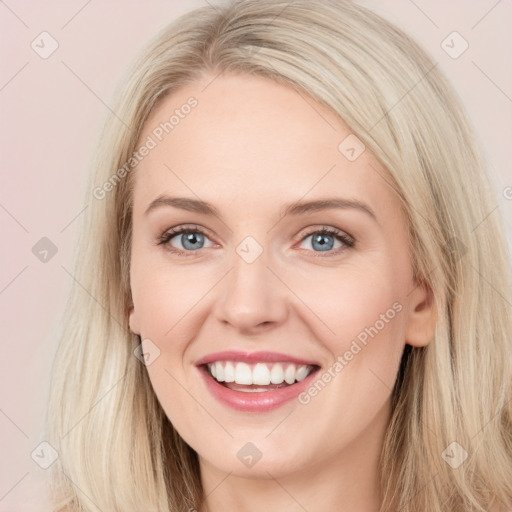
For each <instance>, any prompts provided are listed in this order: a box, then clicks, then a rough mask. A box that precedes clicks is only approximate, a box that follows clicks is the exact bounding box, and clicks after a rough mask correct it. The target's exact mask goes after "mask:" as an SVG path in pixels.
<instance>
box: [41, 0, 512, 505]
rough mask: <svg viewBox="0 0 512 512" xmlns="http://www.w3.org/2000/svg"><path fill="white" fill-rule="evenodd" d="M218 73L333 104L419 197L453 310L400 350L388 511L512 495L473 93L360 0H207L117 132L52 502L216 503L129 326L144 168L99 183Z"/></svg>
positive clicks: (61, 410) (99, 167)
mask: <svg viewBox="0 0 512 512" xmlns="http://www.w3.org/2000/svg"><path fill="white" fill-rule="evenodd" d="M220 72H233V73H245V74H252V75H257V76H263V77H267V78H268V79H271V80H275V81H277V82H279V83H282V84H284V85H287V86H289V87H292V88H294V89H295V90H297V91H299V92H301V93H303V94H304V93H307V94H309V95H311V96H312V97H313V98H315V99H316V100H318V101H319V102H321V103H323V104H324V105H326V106H327V107H328V108H330V109H331V110H332V111H333V112H334V113H336V114H337V115H338V116H339V118H340V119H341V120H342V121H343V122H344V123H345V124H346V125H347V126H348V127H349V128H350V129H351V131H352V132H353V133H354V134H356V135H357V137H358V138H359V139H360V140H361V141H362V142H363V143H364V144H365V145H366V147H367V148H368V149H369V150H370V151H371V152H372V153H373V154H374V155H375V156H376V158H377V159H378V160H379V161H380V162H381V163H382V164H383V165H384V166H385V167H386V168H387V169H388V171H389V174H390V175H391V176H392V181H389V185H390V186H392V187H393V188H394V189H395V190H396V193H397V195H398V197H399V198H400V200H401V202H402V204H403V207H404V211H405V214H406V216H407V220H408V224H409V226H410V239H411V249H412V253H413V267H414V272H415V276H416V279H417V282H418V283H427V284H428V286H429V287H430V289H431V290H432V293H433V297H434V299H435V304H436V309H437V326H436V332H435V337H434V339H433V341H432V342H431V343H430V344H429V345H428V346H426V347H423V348H412V347H409V346H407V348H406V350H405V352H404V356H403V358H402V364H401V367H400V371H399V375H398V378H397V381H396V385H395V389H394V392H393V412H392V418H391V422H390V425H389V428H388V432H387V435H386V439H385V443H384V448H383V451H382V460H381V469H382V489H383V492H384V502H383V505H382V509H381V510H382V511H383V512H384V511H392V510H393V511H394V510H402V509H403V508H406V509H407V510H408V511H414V512H441V511H442V510H450V511H458V512H460V511H482V512H483V511H484V510H488V509H489V507H491V506H495V507H498V506H503V507H504V506H507V507H512V408H511V405H512V402H511V397H512V393H511V385H512V379H511V376H512V372H511V358H510V353H511V350H510V349H511V334H512V325H511V315H510V303H511V298H510V297H511V293H510V268H509V262H508V257H507V246H506V242H505V237H504V234H503V232H504V229H503V226H502V224H501V221H500V218H499V216H498V215H497V213H494V214H492V215H489V216H488V214H489V212H490V211H491V209H492V207H493V206H494V203H493V201H492V194H491V192H490V186H489V184H488V179H487V176H486V173H485V166H484V163H483V161H482V158H481V156H480V155H479V153H478V152H477V149H476V143H475V139H474V136H473V133H472V130H471V128H470V125H469V122H468V120H467V118H466V115H465V113H464V111H463V109H462V108H461V106H460V103H459V100H458V98H457V97H456V95H455V94H454V92H453V91H452V89H451V87H450V85H449V84H448V83H447V81H446V79H445V78H444V76H443V75H442V73H441V72H440V70H439V69H438V67H437V65H435V64H434V62H433V61H432V60H431V58H429V57H428V56H427V55H426V53H425V52H424V51H423V50H422V49H421V48H419V47H418V45H417V44H416V43H415V42H414V41H413V40H411V39H410V38H409V37H408V36H407V35H406V34H404V33H403V32H402V31H400V30H398V29H397V28H395V27H394V26H393V25H391V24H390V23H389V22H387V21H385V20H383V19H382V18H381V17H379V16H377V15H376V14H374V13H373V12H371V11H369V10H367V9H365V8H363V7H361V6H359V5H357V4H355V3H353V2H351V1H348V0H338V1H336V0H324V1H322V0H295V1H293V2H289V1H288V0H286V1H285V0H257V1H256V0H254V1H250V0H249V1H247V0H246V1H234V2H231V3H229V4H228V5H223V6H216V7H215V8H213V7H210V6H206V7H204V8H200V9H197V10H194V11H193V12H189V13H188V14H186V15H184V16H182V17H181V18H180V19H179V20H177V21H174V22H173V23H171V24H170V25H168V26H167V27H166V28H165V29H164V30H163V31H162V32H161V33H160V34H158V36H157V37H156V38H155V39H154V40H153V41H152V42H151V43H150V44H149V45H148V47H147V48H146V49H145V51H144V52H142V54H141V55H140V56H139V58H138V59H137V60H136V62H135V63H134V65H133V68H132V69H131V70H130V71H129V73H128V74H127V77H126V80H125V81H124V82H123V83H122V86H121V89H120V91H118V94H117V103H116V105H115V106H114V107H113V111H114V112H115V113H116V115H112V116H110V118H109V119H108V120H107V122H106V124H105V128H104V131H103V133H102V134H101V137H100V141H99V147H98V151H97V153H96V156H95V161H94V164H93V171H94V173H93V175H92V176H91V181H90V186H89V190H88V192H87V193H88V195H87V199H88V202H89V203H91V205H90V207H89V208H88V209H87V211H86V216H85V220H84V225H83V228H82V237H81V239H80V244H79V247H78V252H77V257H76V265H75V268H74V270H73V275H74V278H75V286H74V288H73V290H72V294H71V297H70V301H69V305H68V308H67V311H66V312H65V322H64V327H63V332H62V338H61V340H60V345H59V347H58V350H57V353H56V359H55V362H54V368H53V377H52V384H51V397H50V398H51V399H50V405H49V408H48V416H47V417H48V441H49V442H50V444H52V445H53V446H54V447H55V448H56V449H57V450H58V452H59V454H60V457H59V459H58V461H57V462H56V463H55V464H54V465H53V466H52V471H53V479H54V492H55V495H56V496H58V497H59V500H57V498H56V505H55V509H54V510H61V509H63V508H65V509H66V510H69V511H79V510H80V511H98V510H103V511H107V510H108V511H109V512H115V511H139V510H144V511H145V512H162V511H164V510H168V511H173V512H174V511H175V512H181V511H188V510H189V509H190V508H196V509H199V508H200V506H201V501H202V499H203V498H204V497H203V494H202V489H201V484H200V478H199V466H198V460H197V455H196V453H195V452H194V451H193V450H192V449H191V448H190V447H188V446H187V445H186V444H185V442H184V441H183V440H182V439H181V437H180V436H179V434H178V433H177V432H176V431H175V430H174V429H173V427H172V425H171V424H170V422H169V420H168V419H167V418H166V416H165V414H164V412H163V410H162V408H161V406H160V405H159V403H158V401H157V399H156V396H155V394H154V392H153V389H152V387H151V383H150V381H149V378H148V375H147V372H146V369H145V366H144V365H143V364H141V362H140V361H139V360H138V359H137V357H135V356H134V350H135V349H136V347H137V346H138V345H139V343H140V339H139V338H138V336H135V335H133V334H131V333H130V331H129V329H128V314H127V313H128V309H129V307H130V306H131V298H130V286H129V268H130V248H131V226H132V220H131V215H132V210H131V207H132V202H131V201H132V197H131V192H132V187H133V178H134V172H125V173H122V176H121V177H120V176H119V174H118V178H119V179H116V181H115V183H114V184H113V185H112V186H111V187H109V190H110V189H112V190H111V191H109V192H108V193H105V194H104V197H102V198H101V197H100V198H96V197H97V196H98V194H95V195H94V198H93V197H92V196H93V191H94V190H97V189H98V187H101V185H102V184H104V183H106V182H107V181H109V180H111V179H112V176H113V175H115V174H116V172H117V170H118V169H121V168H122V167H123V166H124V165H125V163H126V162H127V161H128V160H129V159H130V157H131V156H132V155H133V152H134V150H136V149H137V147H136V145H137V142H138V138H139V136H140V133H141V129H142V127H143V125H144V122H145V121H146V119H147V118H148V116H149V114H150V112H152V111H153V109H154V108H155V106H156V105H157V104H158V102H159V101H161V100H162V98H163V97H165V96H166V95H168V94H172V93H173V91H176V90H177V89H178V88H181V87H183V86H184V85H186V84H190V83H193V82H196V81H197V80H198V79H200V78H201V77H202V76H204V75H205V74H206V73H208V74H212V76H213V75H216V74H218V73H220ZM198 108H200V105H199V107H198ZM117 116H118V117H117ZM91 200H92V201H91ZM453 442H456V443H458V444H459V445H460V447H461V448H462V449H463V450H465V452H467V454H468V456H467V459H466V460H464V462H463V463H462V464H461V465H460V466H459V467H458V468H452V467H451V465H450V464H448V463H447V462H445V459H446V456H445V457H443V453H446V452H445V450H446V449H447V447H448V449H449V450H453V449H456V450H459V451H458V452H457V453H459V454H460V453H464V452H461V451H460V450H461V448H459V447H458V446H456V445H453V444H452V443H453ZM57 501H58V503H57Z"/></svg>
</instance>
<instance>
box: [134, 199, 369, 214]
mask: <svg viewBox="0 0 512 512" xmlns="http://www.w3.org/2000/svg"><path fill="white" fill-rule="evenodd" d="M163 206H168V207H169V206H171V207H174V208H179V209H181V210H186V211H188V212H195V213H201V214H203V215H211V216H215V217H218V218H220V219H222V215H221V214H220V212H219V210H218V209H217V208H215V206H213V205H212V204H210V203H208V202H206V201H201V200H198V199H192V198H188V197H170V196H165V195H161V196H158V197H157V198H156V199H155V200H153V201H152V202H151V203H150V204H149V206H148V208H147V209H146V211H145V213H144V215H147V214H148V213H149V212H151V211H153V210H155V209H157V208H161V207H163ZM330 209H342V210H346V209H356V210H359V211H361V212H363V213H366V214H367V215H369V216H370V217H372V218H373V219H374V220H377V216H376V215H375V212H374V211H373V210H372V209H371V208H370V206H368V205H367V204H365V203H363V202H361V201H358V200H356V199H341V198H325V199H317V200H313V201H297V202H294V203H290V204H287V205H285V206H284V208H283V209H282V211H281V217H285V216H287V215H305V214H307V213H313V212H318V211H323V210H330Z"/></svg>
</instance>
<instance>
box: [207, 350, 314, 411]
mask: <svg viewBox="0 0 512 512" xmlns="http://www.w3.org/2000/svg"><path fill="white" fill-rule="evenodd" d="M197 367H198V369H199V370H200V372H201V374H202V377H203V379H204V381H205V383H206V386H207V388H208V389H209V391H210V392H211V394H212V395H213V397H214V398H216V399H217V400H219V401H220V402H221V403H223V404H224V405H228V406H230V407H231V408H234V409H236V410H239V411H249V412H266V411H270V410H273V409H275V408H277V407H280V406H281V405H283V404H284V403H286V402H288V401H290V400H292V399H293V398H296V397H297V396H298V395H299V394H300V393H301V392H302V391H303V390H304V389H306V387H307V386H308V385H309V383H310V382H311V380H312V378H313V374H315V373H316V372H317V371H318V370H319V369H320V366H319V365H317V364H315V363H311V362H308V361H303V360H299V359H295V358H293V360H290V358H289V357H288V356H286V355H284V354H275V353H262V352H260V353H252V354H247V353H244V354H242V353H234V352H230V353H223V354H217V355H216V354H212V355H211V356H209V357H207V358H204V359H203V360H202V361H199V362H198V363H197Z"/></svg>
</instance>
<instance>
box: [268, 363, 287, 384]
mask: <svg viewBox="0 0 512 512" xmlns="http://www.w3.org/2000/svg"><path fill="white" fill-rule="evenodd" d="M270 382H272V384H282V383H283V382H284V372H283V367H282V366H281V365H280V364H279V363H277V364H275V365H274V366H272V370H270Z"/></svg>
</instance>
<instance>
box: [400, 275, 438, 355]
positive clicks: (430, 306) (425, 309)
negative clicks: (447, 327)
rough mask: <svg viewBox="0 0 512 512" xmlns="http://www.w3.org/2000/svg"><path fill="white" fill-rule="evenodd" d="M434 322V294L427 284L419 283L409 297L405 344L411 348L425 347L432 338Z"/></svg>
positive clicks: (435, 319)
mask: <svg viewBox="0 0 512 512" xmlns="http://www.w3.org/2000/svg"><path fill="white" fill-rule="evenodd" d="M436 322H437V310H436V307H435V301H434V294H433V293H432V290H431V288H430V287H429V286H428V284H426V283H420V284H418V285H417V286H416V288H414V290H413V291H412V292H411V293H410V295H409V318H408V319H407V327H406V331H405V342H406V343H407V344H408V345H411V346H413V347H425V346H426V345H428V344H429V343H430V342H431V341H432V340H433V338H434V332H435V328H436Z"/></svg>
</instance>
